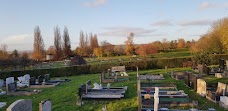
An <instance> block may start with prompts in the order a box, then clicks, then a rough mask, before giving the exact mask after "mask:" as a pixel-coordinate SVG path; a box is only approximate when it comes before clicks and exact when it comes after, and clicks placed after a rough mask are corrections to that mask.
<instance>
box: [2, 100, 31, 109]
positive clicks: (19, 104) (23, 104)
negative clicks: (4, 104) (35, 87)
mask: <svg viewBox="0 0 228 111" xmlns="http://www.w3.org/2000/svg"><path fill="white" fill-rule="evenodd" d="M6 111H32V100H24V99H20V100H17V101H15V102H14V103H12V104H11V105H10V106H9V107H8V108H7V109H6Z"/></svg>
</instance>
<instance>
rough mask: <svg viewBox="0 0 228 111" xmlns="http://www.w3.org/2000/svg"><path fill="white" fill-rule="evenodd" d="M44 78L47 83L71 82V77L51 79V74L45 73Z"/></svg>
mask: <svg viewBox="0 0 228 111" xmlns="http://www.w3.org/2000/svg"><path fill="white" fill-rule="evenodd" d="M44 80H45V83H58V82H60V83H61V82H69V81H70V80H69V79H67V78H66V79H60V78H55V79H51V78H50V74H45V75H44Z"/></svg>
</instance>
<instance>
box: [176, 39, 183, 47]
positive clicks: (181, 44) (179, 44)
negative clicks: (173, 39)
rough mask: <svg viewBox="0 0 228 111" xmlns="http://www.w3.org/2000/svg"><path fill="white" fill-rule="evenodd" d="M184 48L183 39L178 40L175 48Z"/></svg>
mask: <svg viewBox="0 0 228 111" xmlns="http://www.w3.org/2000/svg"><path fill="white" fill-rule="evenodd" d="M184 47H185V40H184V39H183V38H180V39H178V42H177V48H184Z"/></svg>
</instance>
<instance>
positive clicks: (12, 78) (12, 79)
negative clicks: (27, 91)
mask: <svg viewBox="0 0 228 111" xmlns="http://www.w3.org/2000/svg"><path fill="white" fill-rule="evenodd" d="M13 82H14V77H8V78H6V85H7V84H9V83H13Z"/></svg>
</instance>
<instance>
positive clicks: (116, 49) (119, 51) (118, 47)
mask: <svg viewBox="0 0 228 111" xmlns="http://www.w3.org/2000/svg"><path fill="white" fill-rule="evenodd" d="M113 50H114V52H115V53H116V54H118V55H123V54H124V46H123V45H115V46H114V49H113Z"/></svg>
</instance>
